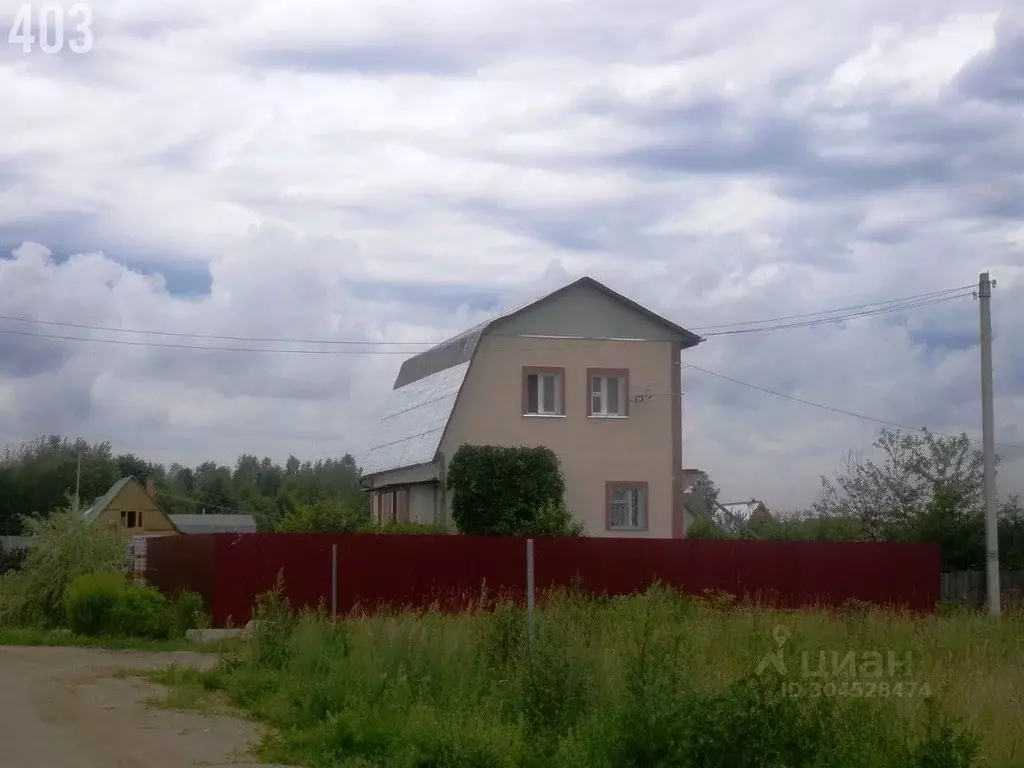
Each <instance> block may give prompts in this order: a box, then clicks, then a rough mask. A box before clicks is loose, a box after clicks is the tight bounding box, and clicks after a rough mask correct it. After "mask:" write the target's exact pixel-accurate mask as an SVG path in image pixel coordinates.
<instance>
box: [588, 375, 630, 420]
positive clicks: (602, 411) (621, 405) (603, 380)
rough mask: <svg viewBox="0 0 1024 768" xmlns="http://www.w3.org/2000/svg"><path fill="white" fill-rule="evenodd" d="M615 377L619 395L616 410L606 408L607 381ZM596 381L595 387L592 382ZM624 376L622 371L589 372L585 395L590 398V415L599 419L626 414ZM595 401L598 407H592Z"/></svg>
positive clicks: (618, 417)
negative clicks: (596, 385)
mask: <svg viewBox="0 0 1024 768" xmlns="http://www.w3.org/2000/svg"><path fill="white" fill-rule="evenodd" d="M610 379H615V380H616V381H618V382H619V393H618V394H619V396H618V401H619V402H618V403H616V406H617V410H615V411H610V410H608V381H609V380H610ZM595 382H597V383H598V387H597V388H596V389H595V387H594V384H595ZM626 386H627V385H626V376H625V374H622V373H595V374H591V375H590V376H589V377H588V380H587V397H589V398H590V415H591V416H592V417H594V418H599V419H624V418H626V416H627V412H626V396H627V393H626ZM595 401H596V402H597V403H598V407H597V408H595V407H594V403H595Z"/></svg>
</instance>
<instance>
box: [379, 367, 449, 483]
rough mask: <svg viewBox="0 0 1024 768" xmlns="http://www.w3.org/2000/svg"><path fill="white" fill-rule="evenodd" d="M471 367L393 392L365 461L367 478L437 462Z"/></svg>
mask: <svg viewBox="0 0 1024 768" xmlns="http://www.w3.org/2000/svg"><path fill="white" fill-rule="evenodd" d="M468 371H469V363H468V362H465V363H460V364H459V365H454V366H452V367H451V368H445V369H444V370H442V371H438V372H437V373H434V374H431V375H430V376H426V377H425V378H422V379H418V380H416V381H413V382H412V383H410V384H406V385H405V386H404V387H399V388H398V389H393V390H392V391H391V396H390V397H389V398H388V404H387V408H386V410H385V412H384V416H383V417H382V418H381V421H380V427H379V430H378V432H377V437H376V440H375V441H374V446H373V447H372V448H370V449H369V450H368V451H367V452H366V455H365V456H364V457H363V461H362V467H363V475H364V476H366V475H375V474H378V473H381V472H390V471H391V470H395V469H401V468H403V467H415V466H417V465H420V464H428V463H430V462H431V461H433V460H434V456H435V455H436V454H437V449H438V448H439V447H440V445H441V437H442V435H443V434H444V429H445V427H446V426H447V425H448V419H449V418H451V415H452V409H453V408H454V407H455V398H456V397H457V396H458V394H459V389H460V388H461V387H462V382H463V381H464V380H465V378H466V373H467V372H468Z"/></svg>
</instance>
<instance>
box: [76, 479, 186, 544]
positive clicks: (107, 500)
mask: <svg viewBox="0 0 1024 768" xmlns="http://www.w3.org/2000/svg"><path fill="white" fill-rule="evenodd" d="M129 483H135V485H137V486H139V490H141V491H142V492H143V493H144V494H146V496H148V497H149V500H150V501H152V502H153V504H154V506H156V508H157V509H159V510H160V512H161V513H163V514H164V516H165V517H167V519H168V520H171V517H172V516H171V515H168V514H167V513H166V512H164V511H163V509H162V508H161V506H160V503H159V502H158V501H157V500H156V499H154V498H153V497H152V496H150V494H149V491H148V490H146V486H144V485H143V484H142V483H140V482H139V481H138V480H136V479H135V478H134V477H132V476H130V475H129V476H128V477H122V478H121V479H120V480H118V481H117V482H116V483H114V484H113V485H112V486H110V489H109V490H108V491H107V492H106V493H104V494H103V495H102V496H100V497H98V498H97V499H96V500H95V501H93V503H92V504H90V505H89V506H88V507H86V508H85V509H84V510H82V516H83V517H85V519H86V520H87V521H89V522H90V523H92V522H95V521H96V519H97V518H98V517H99V516H100V515H102V514H103V513H104V511H106V509H107V507H109V506H110V505H111V504H112V503H113V501H114V499H116V498H117V495H118V494H119V493H120V492H121V491H123V490H124V489H125V487H126V486H127V485H128V484H129ZM171 526H172V527H174V528H175V530H177V526H176V525H175V524H174V521H173V520H171ZM179 532H180V531H179Z"/></svg>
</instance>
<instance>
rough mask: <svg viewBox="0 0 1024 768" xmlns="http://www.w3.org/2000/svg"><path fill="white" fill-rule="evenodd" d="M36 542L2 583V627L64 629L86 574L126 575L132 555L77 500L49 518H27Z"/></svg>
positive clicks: (114, 533) (27, 530)
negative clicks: (67, 599) (72, 591)
mask: <svg viewBox="0 0 1024 768" xmlns="http://www.w3.org/2000/svg"><path fill="white" fill-rule="evenodd" d="M22 527H23V528H24V530H25V533H26V534H27V535H28V536H29V537H30V542H31V543H30V544H29V547H28V550H27V552H26V553H25V556H24V559H23V561H22V563H21V568H20V569H19V570H17V571H15V572H13V573H9V574H7V575H6V576H4V577H3V578H2V579H0V623H6V624H19V625H22V626H28V625H33V626H50V627H53V626H59V625H60V624H62V623H63V621H64V595H65V593H66V592H67V590H68V586H69V585H70V584H71V582H72V581H73V580H74V579H75V578H76V577H78V576H80V575H82V574H86V573H112V574H123V573H126V572H127V571H128V569H129V568H130V567H131V563H132V556H131V553H130V552H129V550H128V547H127V546H125V542H124V539H122V538H121V536H120V535H119V534H118V532H117V531H114V530H111V529H108V528H105V527H103V526H94V525H91V524H90V522H89V521H88V520H86V519H85V518H84V517H83V515H82V510H81V508H80V507H79V506H78V504H77V503H76V502H75V500H74V498H72V497H70V496H69V497H68V502H67V504H66V506H65V507H63V508H62V509H58V510H55V511H54V512H53V513H51V514H49V515H47V516H45V517H27V518H24V519H23V520H22Z"/></svg>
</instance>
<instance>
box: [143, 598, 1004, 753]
mask: <svg viewBox="0 0 1024 768" xmlns="http://www.w3.org/2000/svg"><path fill="white" fill-rule="evenodd" d="M258 619H259V625H258V629H257V631H256V633H255V635H254V637H253V641H252V643H251V644H250V645H248V646H247V647H245V648H244V649H243V650H242V651H240V652H239V653H238V654H235V655H231V656H225V657H224V658H223V660H222V662H221V664H220V665H219V666H218V667H217V668H216V669H214V670H212V671H209V672H188V671H185V670H173V671H171V672H168V673H167V674H166V675H164V676H163V681H164V682H167V683H170V684H176V685H191V686H200V687H202V688H203V689H206V690H211V691H224V692H226V693H227V695H228V696H229V698H230V699H231V700H232V701H233V702H234V703H235V704H236V705H238V706H240V707H241V708H243V709H244V710H246V711H247V712H249V713H250V714H251V715H253V716H254V717H256V718H257V719H259V720H262V721H264V722H266V723H268V724H270V725H271V726H273V729H272V731H271V733H270V735H268V736H267V737H266V739H265V740H264V742H263V743H262V744H261V746H260V752H261V757H262V758H263V759H264V760H266V761H268V762H277V763H287V764H295V765H306V766H314V767H318V766H336V765H345V766H362V767H363V768H369V766H388V768H442V767H444V768H457V767H465V768H488V767H491V766H493V767H494V768H502V767H505V766H508V767H512V766H524V767H525V768H534V767H536V768H540V767H541V766H552V767H556V766H557V767H558V768H563V767H564V768H577V767H578V768H627V767H628V768H661V767H662V766H664V767H665V768H669V767H672V768H675V767H676V766H678V767H680V768H686V767H688V766H694V767H695V768H696V766H702V767H703V766H734V767H736V768H745V767H747V766H750V767H753V766H764V767H765V768H804V767H807V768H825V767H826V766H829V767H831V766H836V767H839V768H846V767H850V768H972V767H974V766H982V765H987V766H1013V765H1021V764H1024V724H1022V723H1024V707H1022V697H1024V649H1022V642H1024V620H1022V619H1021V618H1020V617H1004V619H1003V620H1002V621H1001V622H999V623H995V622H990V621H989V620H987V619H984V618H982V617H976V616H971V615H963V616H957V617H950V618H943V617H939V616H925V617H922V616H913V615H909V614H907V615H904V614H894V613H883V612H876V611H871V610H865V609H863V608H861V609H858V610H851V611H848V612H824V611H821V612H782V611H767V610H763V609H757V608H754V607H747V606H732V605H728V604H725V603H720V604H715V603H709V602H707V601H695V600H687V599H683V598H680V597H678V596H676V595H675V594H673V593H670V592H667V591H663V590H659V589H654V590H651V591H650V592H648V593H647V594H644V595H641V596H636V597H632V598H625V599H615V600H593V599H585V598H580V597H571V596H565V595H563V596H554V597H552V598H551V599H549V600H547V601H546V603H545V605H544V607H543V609H542V610H540V611H539V612H538V615H537V616H536V622H535V636H534V638H533V641H532V642H529V640H528V638H527V637H526V622H525V617H524V615H523V613H522V612H521V611H520V610H518V609H516V608H514V607H510V606H507V607H504V608H501V609H499V610H496V611H493V612H486V613H479V614H474V615H464V616H447V615H442V614H439V613H427V614H417V615H411V614H410V615H378V616H374V617H370V618H364V619H353V620H350V621H346V622H341V623H337V624H334V623H332V622H331V621H330V620H329V619H327V618H325V617H324V616H323V615H317V614H315V613H307V614H304V615H301V616H298V617H296V616H293V615H291V614H290V613H289V612H288V611H287V606H286V605H284V604H282V602H281V601H280V599H279V598H277V597H271V598H268V599H267V600H265V601H264V602H263V604H262V605H261V607H260V610H259V613H258ZM779 627H782V628H783V629H781V630H780V629H778V628H779ZM784 634H785V637H783V635H784ZM779 638H783V639H784V641H785V642H784V643H781V645H780V642H779ZM772 652H782V653H783V658H784V660H785V667H786V668H785V670H784V671H783V672H779V671H777V670H774V669H772V668H768V669H765V670H763V671H762V673H761V674H758V667H759V663H760V662H761V661H762V660H763V659H764V658H765V656H766V654H769V653H772ZM804 652H806V654H807V658H808V659H809V660H810V663H809V664H808V665H807V667H808V669H809V670H810V671H812V672H813V671H817V669H818V661H819V659H820V658H821V656H820V654H822V653H824V654H825V655H826V657H827V658H831V657H832V655H833V654H836V658H839V659H844V658H846V657H847V655H848V654H849V653H851V652H852V653H853V654H854V656H855V658H856V659H857V660H858V661H857V665H855V666H856V667H857V668H856V669H853V668H851V667H849V666H847V667H842V668H841V670H840V674H839V675H838V676H836V675H833V674H832V671H833V670H831V669H828V670H826V671H828V673H829V676H828V677H826V678H814V677H805V676H804V674H803V671H802V666H803V665H802V662H801V659H802V655H803V653H804ZM875 653H877V654H879V655H880V656H879V658H882V659H883V660H885V664H884V666H885V667H886V669H885V670H884V676H883V677H882V678H871V679H863V675H862V674H861V673H862V672H863V670H864V663H863V662H864V660H866V659H871V658H873V657H872V654H875ZM890 653H891V654H892V658H893V659H896V660H898V661H899V662H900V664H902V665H903V666H900V667H898V668H896V669H895V670H889V669H888V668H887V667H888V660H889V658H890V657H889V654H890ZM908 653H909V663H907V660H908V656H907V654H908ZM851 670H852V671H854V672H856V673H857V675H858V677H855V678H850V677H849V673H850V672H851ZM890 671H893V676H891V677H890V676H889V672H890ZM815 682H817V683H828V682H831V683H833V684H834V685H835V689H834V690H831V691H828V692H827V694H828V695H826V690H822V691H818V692H817V693H818V695H815V694H816V692H815V691H814V690H812V688H813V684H814V683H815ZM872 682H874V683H875V685H876V688H875V689H874V690H875V692H874V695H872V696H869V695H868V694H869V693H870V692H871V689H870V687H869V686H870V684H871V683H872ZM882 682H885V683H887V684H888V687H887V688H886V689H882V688H881V685H880V683H882ZM897 682H898V683H901V684H903V685H901V686H900V688H899V689H897V688H896V683H897ZM786 683H789V684H790V685H789V687H786V686H785V684H786ZM844 684H845V686H846V687H845V689H844V687H843V686H844ZM855 684H860V686H861V692H860V693H859V694H858V693H855V692H854V691H856V690H857V689H856V687H855ZM911 684H913V685H914V689H913V690H914V695H910V691H911V687H910V686H911ZM925 684H927V685H925ZM800 686H802V688H801V687H800ZM883 690H884V691H885V693H886V694H888V695H883ZM897 690H899V691H900V695H896V694H895V693H894V692H895V691H897ZM844 691H845V693H844Z"/></svg>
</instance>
